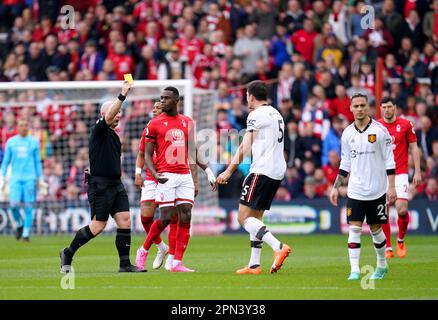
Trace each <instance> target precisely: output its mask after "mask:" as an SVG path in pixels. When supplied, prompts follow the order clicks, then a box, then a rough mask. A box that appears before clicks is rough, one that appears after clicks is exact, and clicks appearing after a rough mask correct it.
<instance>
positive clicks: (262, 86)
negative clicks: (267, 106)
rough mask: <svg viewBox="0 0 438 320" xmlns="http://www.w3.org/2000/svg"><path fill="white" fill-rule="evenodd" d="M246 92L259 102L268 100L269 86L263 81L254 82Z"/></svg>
mask: <svg viewBox="0 0 438 320" xmlns="http://www.w3.org/2000/svg"><path fill="white" fill-rule="evenodd" d="M246 90H247V91H248V93H249V94H251V95H253V96H254V97H255V98H256V100H258V101H263V100H268V86H267V85H266V83H264V82H263V81H260V80H254V81H252V82H250V83H249V84H248V86H247V87H246Z"/></svg>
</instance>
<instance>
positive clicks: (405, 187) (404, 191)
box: [395, 173, 409, 200]
mask: <svg viewBox="0 0 438 320" xmlns="http://www.w3.org/2000/svg"><path fill="white" fill-rule="evenodd" d="M395 192H396V193H397V200H399V199H400V200H408V199H409V177H408V174H407V173H402V174H396V175H395Z"/></svg>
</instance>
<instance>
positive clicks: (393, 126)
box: [379, 97, 421, 258]
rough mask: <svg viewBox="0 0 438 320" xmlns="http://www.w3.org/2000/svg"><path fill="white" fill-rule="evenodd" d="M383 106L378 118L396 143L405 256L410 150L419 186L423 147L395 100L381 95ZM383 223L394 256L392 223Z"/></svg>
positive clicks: (389, 254)
mask: <svg viewBox="0 0 438 320" xmlns="http://www.w3.org/2000/svg"><path fill="white" fill-rule="evenodd" d="M380 108H381V111H382V115H383V118H382V119H379V122H380V123H382V124H383V125H384V126H385V127H386V128H387V129H388V131H389V134H390V135H391V137H392V143H393V145H392V146H393V150H394V159H395V189H396V192H397V201H396V203H395V207H396V208H397V213H398V220H397V224H398V237H397V255H398V256H399V257H400V258H404V257H405V256H406V246H405V235H406V230H407V228H408V224H409V213H408V196H409V179H408V153H409V149H411V151H412V156H413V158H414V164H415V173H414V178H413V183H414V185H415V186H418V185H419V184H420V183H421V168H420V149H419V148H418V146H417V137H416V135H415V131H414V127H413V125H412V123H411V122H410V121H409V120H406V119H403V118H399V117H397V116H396V111H397V106H396V104H395V103H394V101H393V100H392V99H391V98H389V97H385V98H383V99H382V102H381V105H380ZM382 227H383V232H384V233H385V236H386V257H387V258H392V257H393V256H394V253H393V251H392V246H391V227H390V224H389V223H387V224H384V225H382Z"/></svg>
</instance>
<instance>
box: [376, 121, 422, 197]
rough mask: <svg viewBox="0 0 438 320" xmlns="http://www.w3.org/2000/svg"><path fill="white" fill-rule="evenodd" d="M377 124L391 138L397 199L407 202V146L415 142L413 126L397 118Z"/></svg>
mask: <svg viewBox="0 0 438 320" xmlns="http://www.w3.org/2000/svg"><path fill="white" fill-rule="evenodd" d="M379 122H380V123H381V124H383V125H384V126H385V127H386V128H387V129H388V131H389V134H390V135H391V138H392V148H393V150H394V160H395V191H396V192H397V199H403V200H408V197H409V178H408V154H409V144H410V143H412V142H416V141H417V136H416V135H415V130H414V126H413V125H412V123H411V122H410V121H409V120H406V119H403V118H399V117H397V118H396V119H395V121H394V122H393V123H386V122H385V121H384V120H383V119H380V120H379Z"/></svg>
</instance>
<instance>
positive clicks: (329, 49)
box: [321, 33, 343, 68]
mask: <svg viewBox="0 0 438 320" xmlns="http://www.w3.org/2000/svg"><path fill="white" fill-rule="evenodd" d="M321 58H322V59H323V60H325V61H326V62H327V61H328V60H329V59H332V60H333V61H334V63H335V65H336V68H338V67H339V66H340V65H341V62H342V58H343V54H342V51H341V49H339V47H338V45H337V39H336V36H335V34H334V33H329V34H328V36H327V44H326V47H325V48H323V49H322V52H321Z"/></svg>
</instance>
